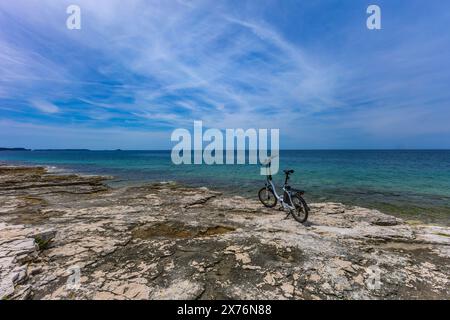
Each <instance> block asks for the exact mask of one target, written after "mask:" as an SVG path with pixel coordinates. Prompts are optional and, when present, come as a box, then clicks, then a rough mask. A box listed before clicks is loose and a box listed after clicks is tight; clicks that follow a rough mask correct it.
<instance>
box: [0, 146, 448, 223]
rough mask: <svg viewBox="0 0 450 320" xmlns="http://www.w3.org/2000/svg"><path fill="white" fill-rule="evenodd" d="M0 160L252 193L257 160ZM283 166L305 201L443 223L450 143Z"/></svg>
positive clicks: (308, 157) (322, 153)
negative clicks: (438, 147) (251, 162)
mask: <svg viewBox="0 0 450 320" xmlns="http://www.w3.org/2000/svg"><path fill="white" fill-rule="evenodd" d="M0 162H1V163H7V164H14V165H39V166H46V167H48V168H49V170H51V171H53V172H55V174H58V173H81V174H91V175H92V174H93V175H105V176H110V177H111V179H110V180H109V181H108V183H109V184H110V185H111V186H112V187H115V186H131V185H137V184H143V183H154V182H161V181H174V182H177V183H180V184H184V185H188V186H205V187H208V188H211V189H214V190H218V191H222V192H224V193H226V194H230V195H240V196H243V197H247V198H255V199H257V192H258V190H259V189H260V188H261V187H263V186H264V183H265V177H264V176H261V175H260V166H259V165H248V164H247V165H205V164H202V165H194V164H192V165H175V164H173V163H172V161H171V151H170V150H165V151H131V150H127V151H124V150H116V151H89V150H42V151H39V150H36V151H0ZM279 162H280V171H279V173H278V174H277V175H274V181H275V184H276V185H277V186H279V187H281V186H282V184H283V181H284V180H283V179H284V177H283V173H282V170H283V169H293V170H295V173H294V174H293V175H292V177H291V180H290V183H291V185H292V186H294V187H296V188H298V189H302V190H305V191H306V193H305V199H306V200H307V201H308V202H340V203H344V204H346V205H350V206H352V205H356V206H362V207H366V208H373V209H378V210H380V211H382V212H385V213H388V214H392V215H395V216H399V217H401V218H403V219H407V220H411V221H415V220H417V221H422V222H426V223H437V224H442V225H447V226H448V225H450V150H282V151H280V156H279Z"/></svg>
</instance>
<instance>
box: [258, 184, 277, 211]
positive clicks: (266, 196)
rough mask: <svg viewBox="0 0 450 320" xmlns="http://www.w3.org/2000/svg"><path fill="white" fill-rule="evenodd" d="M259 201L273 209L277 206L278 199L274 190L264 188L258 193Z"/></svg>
mask: <svg viewBox="0 0 450 320" xmlns="http://www.w3.org/2000/svg"><path fill="white" fill-rule="evenodd" d="M258 197H259V201H261V202H262V204H263V205H264V206H265V207H267V208H273V207H275V206H276V205H277V202H278V199H277V197H275V194H274V193H273V191H272V189H269V188H266V187H264V188H262V189H261V190H259V192H258Z"/></svg>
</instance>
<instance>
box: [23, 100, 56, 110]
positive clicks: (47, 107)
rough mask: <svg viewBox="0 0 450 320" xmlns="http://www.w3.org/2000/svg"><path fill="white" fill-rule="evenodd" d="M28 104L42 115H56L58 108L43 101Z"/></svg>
mask: <svg viewBox="0 0 450 320" xmlns="http://www.w3.org/2000/svg"><path fill="white" fill-rule="evenodd" d="M30 104H31V105H32V106H33V107H34V108H36V109H37V110H39V111H41V112H44V113H58V112H59V108H58V106H56V105H55V104H53V103H51V102H48V101H44V100H32V101H30Z"/></svg>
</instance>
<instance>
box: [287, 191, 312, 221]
mask: <svg viewBox="0 0 450 320" xmlns="http://www.w3.org/2000/svg"><path fill="white" fill-rule="evenodd" d="M292 204H293V205H294V207H295V210H291V213H292V216H293V217H294V219H295V220H297V221H298V222H300V223H305V222H306V220H308V213H309V212H308V206H307V205H306V202H305V200H304V199H303V198H302V197H301V196H299V195H297V194H295V195H293V196H292Z"/></svg>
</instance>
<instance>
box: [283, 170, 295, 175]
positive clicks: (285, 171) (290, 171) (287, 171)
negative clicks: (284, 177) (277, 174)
mask: <svg viewBox="0 0 450 320" xmlns="http://www.w3.org/2000/svg"><path fill="white" fill-rule="evenodd" d="M283 172H284V173H285V174H291V173H294V172H295V171H294V170H283Z"/></svg>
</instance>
